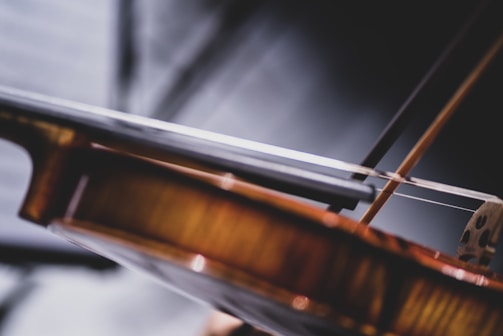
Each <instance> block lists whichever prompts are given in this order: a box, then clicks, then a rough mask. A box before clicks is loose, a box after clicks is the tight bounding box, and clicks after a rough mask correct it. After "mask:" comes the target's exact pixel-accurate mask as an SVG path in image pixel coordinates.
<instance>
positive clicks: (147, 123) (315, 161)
mask: <svg viewBox="0 0 503 336" xmlns="http://www.w3.org/2000/svg"><path fill="white" fill-rule="evenodd" d="M3 95H7V96H9V98H11V97H18V99H20V100H21V101H23V102H24V103H26V102H30V101H31V102H33V103H35V104H36V103H38V104H40V103H43V104H45V105H48V106H50V107H52V108H51V110H53V111H54V114H55V115H56V116H59V117H61V118H65V117H67V114H68V113H73V114H74V116H76V117H78V118H79V119H81V120H85V119H86V118H89V120H90V121H92V122H93V123H100V122H101V123H106V124H109V123H110V122H114V121H116V122H121V123H122V124H123V126H124V127H128V128H130V129H139V128H146V129H152V130H153V131H156V133H157V135H159V136H165V137H166V140H168V139H169V137H170V136H172V135H176V136H183V137H187V138H193V139H198V140H202V141H205V142H208V143H213V144H217V145H224V146H228V147H229V148H230V149H233V148H235V149H241V150H246V151H248V152H250V153H255V154H258V155H267V156H269V159H268V160H266V159H257V158H256V157H255V155H253V157H254V159H255V160H254V161H256V162H262V163H264V164H267V163H273V164H275V163H276V162H274V161H275V160H279V159H283V160H287V161H289V162H291V163H292V164H293V163H294V162H298V163H302V164H306V165H308V166H312V168H313V171H316V169H315V168H316V167H318V168H328V169H329V170H331V171H343V172H349V173H353V174H363V175H366V176H369V177H374V178H377V179H382V180H387V181H395V182H398V183H400V184H406V185H412V186H414V187H417V188H423V189H429V190H433V191H437V192H441V193H445V194H452V195H457V196H462V197H465V198H470V199H476V200H481V201H498V200H499V198H498V197H497V196H495V195H492V194H488V193H484V192H480V191H476V190H471V189H466V188H462V187H456V186H452V185H447V184H443V183H439V182H434V181H430V180H426V179H421V178H416V177H408V176H406V177H403V176H400V175H399V174H397V173H393V172H386V171H380V170H376V169H372V168H368V167H364V166H361V165H358V164H355V163H349V162H345V161H342V160H338V159H334V158H329V157H324V156H320V155H316V154H311V153H306V152H301V151H297V150H294V149H289V148H284V147H279V146H275V145H270V144H266V143H260V142H257V141H253V140H248V139H242V138H237V137H233V136H230V135H225V134H219V133H215V132H211V131H207V130H203V129H198V128H193V127H190V126H185V125H181V124H174V123H170V122H167V121H163V120H158V119H152V118H148V117H145V116H142V115H133V114H127V113H124V112H120V111H115V110H111V109H108V108H104V107H99V106H94V105H88V104H85V103H81V102H75V101H71V100H67V99H63V98H59V97H53V96H47V95H44V94H40V93H35V92H27V91H23V90H19V89H15V88H12V87H5V86H1V85H0V98H1V97H2V96H3ZM56 107H59V108H60V109H61V108H66V111H65V113H63V112H61V113H59V114H60V115H58V113H57V112H56V111H58V109H57V108H56ZM93 116H94V118H93ZM278 165H280V164H278Z"/></svg>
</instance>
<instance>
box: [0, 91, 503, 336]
mask: <svg viewBox="0 0 503 336" xmlns="http://www.w3.org/2000/svg"><path fill="white" fill-rule="evenodd" d="M0 106H1V107H0V136H1V137H4V138H6V139H8V140H10V141H12V142H14V143H16V144H18V145H20V146H21V147H22V148H23V149H24V150H26V151H27V152H28V153H29V154H30V157H31V159H32V164H33V173H32V177H31V182H30V186H29V190H28V191H27V194H26V197H25V200H24V202H23V204H22V206H21V209H20V212H19V213H20V216H21V217H22V218H24V219H27V220H29V221H31V222H34V223H36V224H38V225H42V226H44V227H46V228H47V229H48V230H50V231H51V232H53V233H55V234H57V235H59V236H61V237H63V238H64V239H66V240H68V241H70V242H72V243H74V244H77V245H79V246H82V247H84V248H86V249H88V250H90V251H93V252H95V253H97V254H99V255H102V256H104V257H106V258H109V259H111V260H114V261H116V262H118V263H119V264H122V265H124V266H127V267H129V268H132V269H136V270H138V271H141V272H144V273H146V274H148V275H149V276H152V277H154V278H155V279H157V280H159V281H161V282H162V283H164V284H166V285H168V286H171V287H173V288H175V289H176V290H180V291H182V292H184V293H186V294H187V295H189V296H192V297H194V298H196V299H198V300H203V301H205V302H208V303H210V304H211V305H213V306H214V307H215V308H217V309H218V310H221V311H223V312H226V313H229V314H232V315H234V316H237V317H239V318H241V319H243V320H244V321H247V322H248V323H250V324H252V325H256V326H258V327H261V328H263V329H265V330H268V331H270V332H272V333H279V334H284V335H446V334H447V335H450V334H453V335H499V334H502V333H503V320H502V319H501V317H502V315H503V279H502V277H501V275H500V274H498V273H496V272H493V271H491V270H490V269H489V268H488V267H486V265H478V264H473V263H470V262H468V261H467V260H462V258H461V259H459V258H456V257H453V256H450V255H447V254H444V253H441V252H439V251H437V250H434V249H430V248H427V247H425V246H423V245H421V244H417V243H414V242H413V241H409V240H406V239H403V238H401V237H399V236H396V235H392V234H390V233H387V232H385V231H383V230H380V229H377V228H374V227H372V226H371V225H368V223H366V222H365V221H359V220H357V219H354V218H350V217H348V216H345V215H343V214H339V213H337V212H334V211H331V210H330V209H327V208H326V207H320V206H318V205H317V204H312V203H311V202H307V201H305V199H309V200H314V201H317V202H323V203H326V204H335V203H340V202H341V198H342V199H343V201H344V202H349V203H352V202H355V201H356V202H360V201H363V202H367V203H372V202H374V200H375V199H376V189H375V188H374V187H373V186H372V185H370V184H367V183H364V182H362V181H356V180H346V179H341V178H339V177H338V176H337V175H336V174H334V172H333V171H334V170H344V171H351V172H353V173H355V174H362V175H365V176H369V175H375V176H377V177H384V178H387V179H388V180H389V181H391V183H398V182H400V183H406V182H409V183H410V182H413V183H416V184H422V181H419V182H417V181H418V180H414V179H411V178H405V177H404V176H398V177H397V176H395V175H394V174H388V173H383V172H378V171H375V170H373V169H369V168H367V167H364V166H359V165H353V164H348V163H345V162H341V161H338V160H333V159H327V158H322V157H317V156H315V155H309V154H305V153H298V152H295V151H290V150H286V149H282V148H278V147H273V146H267V145H263V144H258V143H253V142H249V141H244V140H242V139H236V138H231V137H226V136H222V135H217V134H212V133H209V132H204V131H201V130H196V129H192V128H189V127H184V126H181V125H175V124H171V123H167V122H160V121H155V122H154V121H152V120H149V119H146V118H142V117H138V116H131V115H124V114H122V113H120V112H116V111H112V110H107V109H102V108H96V107H91V106H86V105H83V104H77V103H73V102H67V101H64V100H60V99H56V98H51V97H45V96H42V95H37V94H33V93H26V92H22V91H18V90H14V89H7V88H4V89H2V90H1V92H0ZM400 175H401V174H400ZM405 175H406V174H405ZM429 185H432V184H431V183H430V184H429ZM436 186H438V187H442V186H441V185H440V184H435V187H436ZM456 190H459V189H456ZM463 192H464V191H463ZM292 195H293V196H295V197H293V196H292ZM473 195H474V196H479V197H480V198H481V199H483V200H484V201H488V202H491V201H494V200H493V199H492V196H491V195H485V194H482V193H473ZM495 203H496V204H497V203H498V202H495ZM481 209H482V211H485V208H481ZM479 214H480V212H479V213H476V215H475V217H474V219H475V222H473V223H472V224H473V225H474V226H475V227H477V226H480V225H481V224H480V222H477V221H476V219H477V218H478V215H479ZM477 223H478V224H477ZM484 251H485V250H484ZM482 258H488V257H487V255H486V254H484V255H483V256H482Z"/></svg>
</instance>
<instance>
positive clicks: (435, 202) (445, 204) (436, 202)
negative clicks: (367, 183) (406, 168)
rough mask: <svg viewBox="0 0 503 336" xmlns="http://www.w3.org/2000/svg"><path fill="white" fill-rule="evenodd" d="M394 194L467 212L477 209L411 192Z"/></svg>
mask: <svg viewBox="0 0 503 336" xmlns="http://www.w3.org/2000/svg"><path fill="white" fill-rule="evenodd" d="M377 190H379V191H381V190H382V189H379V188H377ZM393 195H395V196H400V197H404V198H410V199H413V200H416V201H420V202H425V203H431V204H435V205H440V206H444V207H448V208H453V209H457V210H462V211H466V212H472V213H473V212H475V211H476V210H474V209H469V208H465V207H461V206H459V205H454V204H450V203H444V202H440V201H434V200H431V199H427V198H423V197H419V196H413V195H409V194H403V193H399V192H394V193H393Z"/></svg>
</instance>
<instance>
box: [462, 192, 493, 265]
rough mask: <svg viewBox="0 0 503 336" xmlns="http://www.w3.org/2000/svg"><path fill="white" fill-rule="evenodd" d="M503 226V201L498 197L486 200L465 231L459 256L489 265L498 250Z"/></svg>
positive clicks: (465, 259) (464, 259)
mask: <svg viewBox="0 0 503 336" xmlns="http://www.w3.org/2000/svg"><path fill="white" fill-rule="evenodd" d="M502 226H503V201H501V200H499V199H496V200H490V201H486V202H484V203H483V204H482V205H481V206H480V207H479V208H478V209H477V211H475V213H474V214H473V216H472V217H471V218H470V220H469V221H468V224H467V225H466V227H465V230H464V231H463V235H462V236H461V239H460V242H459V246H458V248H457V253H456V254H457V257H458V258H459V259H461V260H463V261H473V262H476V263H478V264H479V265H482V266H488V265H489V263H490V262H491V259H492V258H493V256H494V254H495V252H496V245H497V243H498V240H499V237H500V233H501V229H502Z"/></svg>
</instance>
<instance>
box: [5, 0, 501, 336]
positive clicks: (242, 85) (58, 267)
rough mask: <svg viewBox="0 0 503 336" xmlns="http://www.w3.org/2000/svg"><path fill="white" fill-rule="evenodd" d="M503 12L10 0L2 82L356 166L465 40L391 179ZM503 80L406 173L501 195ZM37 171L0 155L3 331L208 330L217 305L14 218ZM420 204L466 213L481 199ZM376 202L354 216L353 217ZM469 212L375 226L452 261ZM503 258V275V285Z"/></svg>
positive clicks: (496, 76)
mask: <svg viewBox="0 0 503 336" xmlns="http://www.w3.org/2000/svg"><path fill="white" fill-rule="evenodd" d="M496 6H498V5H497V1H492V2H491V1H475V0H473V1H464V2H463V3H462V4H461V3H459V2H458V1H454V0H447V1H442V2H441V3H439V2H436V1H411V2H402V1H398V0H396V1H381V2H375V1H370V0H369V1H352V2H346V1H327V0H312V1H301V0H296V1H286V0H285V1H283V0H259V1H256V0H255V1H252V0H241V1H232V0H184V1H182V0H144V1H134V0H122V1H121V0H88V1H77V0H45V1H34V0H2V1H0V85H3V86H10V87H14V88H18V89H23V90H28V91H33V92H37V93H42V94H47V95H51V96H57V97H61V98H65V99H70V100H74V101H78V102H82V103H86V104H90V105H96V106H102V107H107V108H112V109H116V110H120V111H123V112H125V113H133V114H140V115H144V116H147V117H151V118H155V119H162V120H166V121H170V122H174V123H180V124H184V125H189V126H192V127H196V128H202V129H206V130H210V131H214V132H218V133H224V134H228V135H232V136H236V137H241V138H246V139H250V140H255V141H258V142H263V143H268V144H273V145H278V146H282V147H287V148H291V149H296V150H299V151H305V152H309V153H314V154H318V155H322V156H327V157H333V158H336V159H340V160H344V161H348V162H352V163H360V162H361V161H362V160H363V158H364V157H365V156H366V155H367V153H368V151H369V150H370V148H371V147H372V145H373V144H374V142H375V141H376V139H377V138H378V137H379V135H380V134H381V132H382V131H383V129H384V128H385V127H386V125H387V124H388V123H389V122H390V120H391V119H392V118H393V116H394V115H395V113H397V111H399V110H400V109H401V107H402V106H404V104H405V102H406V101H407V99H408V98H409V97H411V95H412V93H413V92H414V90H415V89H416V88H417V87H418V84H419V83H420V82H421V80H422V79H423V78H424V77H425V76H426V74H427V73H428V72H429V71H430V69H431V68H432V67H433V66H434V64H437V62H438V60H439V58H440V57H441V55H442V54H443V52H444V51H445V50H446V49H447V47H448V46H449V45H450V44H451V43H453V41H457V40H456V39H457V38H458V36H461V35H459V32H460V31H461V30H463V29H465V27H469V29H468V30H467V33H466V34H464V35H462V38H461V42H462V43H461V44H460V46H461V47H459V48H458V49H456V50H455V51H456V53H455V54H454V56H453V58H452V59H450V62H447V64H444V65H443V66H442V68H441V70H442V71H440V75H438V76H436V77H434V80H433V81H431V82H429V83H430V84H429V86H428V87H427V89H425V90H424V91H421V92H422V95H421V96H420V98H421V99H420V100H418V103H416V104H415V106H414V110H415V112H416V114H415V116H414V118H412V119H411V121H410V122H409V124H408V126H407V127H406V128H405V129H404V131H403V134H402V136H401V137H400V138H399V139H398V140H397V142H396V143H395V144H394V145H393V147H392V148H391V149H390V150H389V151H388V153H387V154H386V156H385V157H384V158H383V159H382V160H381V162H380V163H379V165H378V168H379V169H380V170H385V171H393V170H395V169H396V168H397V167H398V165H399V164H400V162H401V161H402V159H403V158H404V157H405V155H406V154H407V153H408V151H409V150H410V149H411V148H412V147H413V145H414V143H415V142H416V141H417V140H418V138H419V137H420V135H421V134H422V132H424V130H425V129H426V127H427V126H428V124H429V123H430V122H431V121H432V120H433V118H434V116H435V115H436V114H437V113H438V112H439V110H440V109H441V107H442V106H443V105H444V104H445V102H446V101H447V99H449V98H450V95H451V94H452V93H453V92H454V90H455V89H456V87H457V85H459V83H460V82H461V80H462V79H463V77H464V76H465V75H466V74H467V72H468V71H469V69H470V68H471V67H472V66H473V64H474V63H475V62H476V61H477V60H478V59H479V58H480V57H481V55H482V54H483V53H484V51H485V49H486V48H487V46H488V45H489V44H490V42H491V41H492V40H493V39H494V38H495V36H497V35H498V33H499V32H501V22H500V21H501V20H498V18H497V17H496V15H494V13H497V12H498V11H497V10H496V8H497V7H496ZM480 8H482V9H483V10H481V12H480V14H477V13H479V9H480ZM473 18H475V19H473ZM471 20H475V21H473V22H475V23H474V25H473V26H468V25H467V22H471ZM473 27H475V28H473ZM502 66H503V60H502V57H501V56H499V57H498V58H497V60H496V61H495V63H494V64H493V65H492V66H491V68H490V69H489V70H488V72H487V73H486V74H485V75H484V76H483V77H482V78H481V80H480V82H479V83H478V84H477V85H476V87H475V88H474V89H473V90H472V92H471V93H470V95H469V96H468V97H467V98H466V99H465V101H464V102H463V104H462V105H461V106H460V108H459V111H458V112H457V113H456V114H455V116H454V117H453V119H452V120H451V122H450V123H449V124H448V125H447V126H446V127H445V129H444V130H443V132H442V133H441V134H440V136H439V137H438V139H437V140H436V141H435V142H434V144H433V146H432V147H431V148H430V149H429V150H428V151H427V153H426V154H425V156H424V157H423V158H422V159H421V161H420V162H419V163H418V165H417V166H416V168H415V169H414V170H413V172H412V173H411V176H414V177H420V178H423V179H428V180H433V181H438V182H442V183H446V184H452V185H456V186H461V187H464V188H469V189H475V190H478V191H483V192H486V193H491V194H495V195H497V196H500V197H501V196H502V193H503V179H502V178H501V177H500V176H499V173H500V172H501V171H503V169H502V168H503V167H502V166H501V165H502V164H501V163H500V161H501V160H499V158H498V156H499V152H500V148H499V144H500V143H501V140H500V139H501V136H500V134H501V133H500V129H501V127H500V123H499V116H500V114H501V111H502V107H503V104H502V101H501V93H502V90H503V76H502V75H503V67H502ZM30 170H31V166H30V161H29V159H28V156H27V155H26V154H25V153H23V152H22V151H20V150H19V149H18V148H16V147H15V146H14V145H12V144H10V143H7V142H5V141H0V252H1V259H0V261H1V262H2V263H3V264H2V266H1V267H0V332H3V334H2V335H23V336H27V335H28V336H29V335H49V334H50V335H54V336H55V335H68V334H71V335H114V334H121V335H139V334H141V335H187V336H188V335H199V334H200V332H201V328H202V327H203V325H204V323H205V321H207V319H208V316H209V314H210V313H211V309H210V307H207V306H206V305H204V304H202V303H199V302H195V301H192V300H191V299H188V298H186V297H184V296H181V295H179V294H178V293H176V292H174V291H172V290H170V289H166V288H164V287H162V286H160V285H158V284H156V283H153V282H151V281H150V279H146V278H144V277H143V276H142V275H138V274H135V273H132V272H130V271H128V270H126V269H123V268H122V267H120V266H117V265H115V264H113V263H111V262H108V261H107V260H104V259H102V258H100V257H98V256H95V255H93V254H91V253H89V252H86V251H83V250H81V249H80V248H77V247H75V246H73V245H70V244H68V243H66V242H64V241H62V240H61V239H59V238H57V237H54V236H52V235H51V234H50V233H49V232H46V231H45V230H43V229H41V228H39V227H36V226H34V225H32V224H30V223H27V222H24V221H22V220H20V219H18V218H17V210H18V208H19V205H20V204H21V201H22V198H23V195H24V192H25V190H26V187H27V184H28V180H29V176H30ZM370 182H372V183H375V184H376V185H377V186H382V185H383V182H382V181H370ZM409 191H410V192H414V193H415V194H416V195H419V196H421V197H428V198H430V197H433V198H435V200H438V201H440V202H444V203H449V204H455V205H457V206H459V207H461V208H466V209H472V210H473V209H475V208H476V207H477V206H478V204H479V203H480V202H478V203H477V202H474V201H472V200H466V199H461V198H458V197H452V196H447V195H438V194H435V195H432V194H431V193H430V192H424V191H422V190H419V191H418V190H408V189H407V188H404V189H403V192H404V193H405V192H409ZM367 206H368V204H359V205H358V207H357V208H356V209H355V210H354V211H350V210H343V213H344V214H345V215H348V216H350V217H354V218H356V219H358V218H359V216H360V215H361V213H362V212H363V211H364V210H365V208H366V207H367ZM471 214H472V213H471V212H470V211H467V210H462V209H457V208H452V207H446V206H441V205H438V204H431V203H427V202H420V201H417V200H414V199H408V198H403V197H393V198H392V199H391V200H390V201H389V202H388V203H387V205H386V206H385V207H384V208H383V210H382V211H381V212H380V213H379V214H378V216H377V217H376V218H375V219H374V221H373V222H372V225H373V226H375V227H377V228H380V229H382V230H384V231H386V232H391V233H393V234H396V235H398V236H401V237H403V238H405V239H409V240H414V241H416V242H418V243H420V244H424V245H426V246H428V247H431V248H433V249H437V250H440V251H442V252H445V253H448V254H454V252H455V249H456V246H457V244H458V240H459V237H460V236H461V233H462V231H463V228H464V226H465V225H466V223H467V221H468V219H469V218H470V216H471ZM502 253H503V252H501V251H500V252H499V253H498V254H497V255H496V257H495V259H494V261H493V263H492V264H491V267H492V268H493V269H494V270H496V271H498V272H500V271H501V269H502V267H503V264H502V263H503V261H502V260H503V259H502V257H501V254H502Z"/></svg>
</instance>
